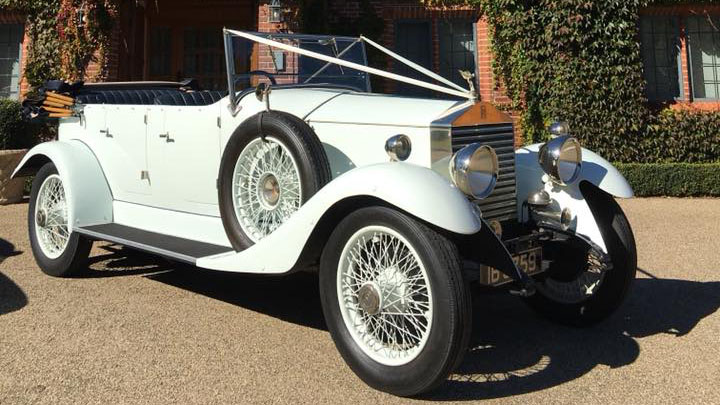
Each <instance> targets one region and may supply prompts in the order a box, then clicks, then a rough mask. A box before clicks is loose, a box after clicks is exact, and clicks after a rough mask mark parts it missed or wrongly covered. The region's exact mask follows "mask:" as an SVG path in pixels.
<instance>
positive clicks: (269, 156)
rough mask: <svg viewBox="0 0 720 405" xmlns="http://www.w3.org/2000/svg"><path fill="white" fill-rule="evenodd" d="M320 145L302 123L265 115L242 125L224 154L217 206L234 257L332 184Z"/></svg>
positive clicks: (276, 114)
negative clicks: (218, 205)
mask: <svg viewBox="0 0 720 405" xmlns="http://www.w3.org/2000/svg"><path fill="white" fill-rule="evenodd" d="M330 178H331V176H330V163H329V162H328V159H327V156H326V155H325V150H324V149H323V145H322V143H320V140H319V139H318V137H317V135H315V132H314V131H313V130H312V128H310V126H309V125H308V124H307V123H306V122H305V121H303V120H301V119H300V118H298V117H295V116H293V115H290V114H288V113H284V112H280V111H266V112H262V113H259V114H257V115H255V116H252V117H250V118H248V119H247V120H245V121H244V122H243V123H242V124H241V125H240V126H239V127H238V128H237V129H236V130H235V132H234V133H233V135H232V136H231V137H230V140H229V141H228V143H227V146H226V147H225V150H224V151H223V157H222V160H221V161H220V173H219V176H218V201H219V203H220V216H221V218H222V223H223V227H224V228H225V234H227V236H228V240H229V241H230V243H231V244H232V246H233V248H235V250H237V251H241V250H244V249H247V248H248V247H250V246H252V245H253V244H255V243H257V242H259V241H260V240H262V239H263V238H265V237H266V236H268V235H270V234H271V233H273V232H275V230H277V229H278V228H279V227H280V226H282V225H283V224H284V223H285V222H287V220H288V219H289V218H290V217H291V216H292V215H294V214H295V212H297V211H298V210H299V209H300V208H301V207H302V205H303V204H305V202H307V201H308V200H309V199H310V198H311V197H312V196H313V195H315V193H317V192H318V191H319V190H320V189H321V188H322V187H323V186H325V184H327V183H328V182H329V181H330Z"/></svg>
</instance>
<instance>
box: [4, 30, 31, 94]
mask: <svg viewBox="0 0 720 405" xmlns="http://www.w3.org/2000/svg"><path fill="white" fill-rule="evenodd" d="M24 31H25V30H24V27H23V25H22V24H0V97H4V98H14V99H17V98H18V97H19V95H20V57H21V56H22V39H23V33H24Z"/></svg>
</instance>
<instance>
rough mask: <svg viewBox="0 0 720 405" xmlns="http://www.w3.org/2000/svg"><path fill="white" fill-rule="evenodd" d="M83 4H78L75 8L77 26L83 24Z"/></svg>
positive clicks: (82, 25) (80, 26)
mask: <svg viewBox="0 0 720 405" xmlns="http://www.w3.org/2000/svg"><path fill="white" fill-rule="evenodd" d="M83 6H84V4H83ZM83 6H80V7H78V8H77V9H76V10H75V26H77V27H78V28H83V27H84V26H85V13H84V10H83Z"/></svg>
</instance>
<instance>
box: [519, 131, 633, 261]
mask: <svg viewBox="0 0 720 405" xmlns="http://www.w3.org/2000/svg"><path fill="white" fill-rule="evenodd" d="M541 146H542V144H535V145H530V146H526V147H524V148H520V149H518V150H517V152H516V154H515V167H516V171H517V195H518V212H519V213H520V215H522V214H523V204H524V202H525V201H526V200H527V198H528V196H529V195H530V194H531V193H533V192H535V191H538V190H540V189H545V191H547V192H548V194H550V197H551V198H552V199H553V205H552V206H553V208H554V209H555V210H558V212H559V211H560V210H562V209H564V208H569V209H570V210H571V212H572V213H573V214H574V216H575V219H574V220H573V222H572V225H571V227H570V229H571V230H572V231H574V232H575V233H577V234H579V235H580V236H583V237H585V238H587V239H589V240H590V241H592V242H593V243H594V244H595V245H597V246H598V247H599V248H600V249H601V250H603V251H604V252H605V253H607V248H606V246H605V242H604V241H603V238H602V235H601V233H600V229H599V227H598V225H597V223H596V221H595V217H594V216H593V214H592V211H591V210H590V207H589V206H588V204H587V203H586V202H585V198H584V197H583V194H582V192H581V191H580V184H581V183H582V182H584V181H587V182H589V183H591V184H594V185H595V186H596V187H598V188H599V189H601V190H603V191H605V192H606V193H608V194H610V195H612V196H614V197H618V198H631V197H633V190H632V187H630V184H629V183H628V181H627V180H626V179H625V177H623V175H622V174H620V172H619V171H618V170H617V169H616V168H615V167H614V166H613V165H612V164H611V163H610V162H608V161H607V160H605V159H603V158H602V157H600V156H599V155H597V154H596V153H594V152H592V151H590V150H587V149H584V148H583V151H582V155H583V163H582V169H581V172H580V176H579V178H578V180H577V181H576V182H574V183H573V184H570V185H567V186H560V185H557V184H554V183H552V182H547V183H543V181H542V178H543V176H544V175H545V172H544V171H543V169H542V168H541V167H540V164H539V163H538V152H539V150H540V147H541Z"/></svg>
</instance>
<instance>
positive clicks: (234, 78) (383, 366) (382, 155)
mask: <svg viewBox="0 0 720 405" xmlns="http://www.w3.org/2000/svg"><path fill="white" fill-rule="evenodd" d="M223 37H224V44H225V53H226V55H225V60H226V66H225V67H226V72H227V86H225V83H224V82H222V85H218V83H216V82H215V83H213V82H208V81H205V82H203V80H202V78H201V79H200V80H187V81H184V82H178V83H176V82H132V83H99V84H83V83H76V84H73V85H70V84H66V83H61V85H59V86H54V87H53V86H47V87H46V88H45V89H44V93H43V96H42V100H40V101H38V102H37V105H35V108H34V110H33V111H34V113H35V114H37V115H41V116H44V117H50V118H51V119H57V120H58V122H59V135H58V139H57V140H55V141H51V142H46V143H43V144H40V145H38V146H36V147H35V148H33V149H32V150H31V151H30V152H29V153H28V154H27V156H26V157H25V158H24V160H23V161H22V162H21V164H20V165H19V166H18V168H17V170H16V171H15V173H14V176H34V180H33V184H32V193H31V198H30V207H29V213H28V228H29V238H30V241H31V245H32V251H33V254H34V257H35V259H36V261H37V264H38V266H39V267H40V269H41V270H42V271H44V272H45V273H47V274H48V275H51V276H56V277H68V276H77V275H78V274H81V273H82V272H83V271H84V270H86V269H87V266H86V264H85V262H86V260H87V259H88V255H89V252H90V248H91V245H92V243H93V241H109V242H112V243H116V244H120V245H124V246H127V247H129V248H133V249H138V250H141V251H145V252H150V253H153V254H157V255H160V256H163V257H165V258H169V259H171V260H174V261H177V262H183V263H187V264H190V265H193V266H195V267H194V268H197V269H198V270H197V271H202V269H209V270H215V271H225V272H237V273H254V274H268V275H270V274H273V275H283V274H288V273H291V272H295V271H306V270H308V271H317V272H318V280H319V291H320V295H321V302H322V306H323V312H324V316H325V320H326V323H327V326H328V329H329V331H330V334H331V336H332V339H333V340H334V342H335V345H336V347H337V349H338V351H339V352H340V354H341V355H342V357H343V358H344V360H345V361H346V362H347V364H348V365H349V366H350V368H351V369H352V370H353V371H354V372H355V373H356V374H357V375H358V376H359V377H360V378H361V379H362V380H363V381H364V382H366V383H367V384H368V385H370V386H371V387H374V388H376V389H378V390H382V391H385V392H389V393H392V394H395V395H399V396H414V395H418V394H420V393H424V392H427V391H429V390H432V389H433V388H435V387H437V386H438V385H439V384H440V383H442V382H443V381H445V380H446V379H447V377H448V375H449V374H450V373H452V372H453V370H454V369H455V368H456V367H457V366H458V364H459V363H460V362H461V360H462V359H463V356H464V354H465V352H466V350H467V347H468V344H469V343H468V342H469V336H470V332H471V329H472V321H473V305H472V299H473V297H477V296H478V295H479V294H480V295H481V294H482V292H483V291H487V290H488V289H495V288H496V289H499V290H500V291H503V292H506V293H508V294H513V295H516V296H517V297H518V299H521V300H523V301H525V302H526V303H527V304H528V305H530V306H531V307H532V308H534V309H535V310H536V311H537V313H539V314H540V315H542V316H546V317H548V318H550V319H553V320H556V321H558V322H560V323H564V324H570V325H575V326H586V325H591V324H594V323H596V322H599V321H601V320H603V319H605V318H606V317H608V316H609V315H611V314H612V313H613V311H615V309H616V308H617V307H618V306H619V305H620V304H621V302H622V301H623V299H624V298H625V297H626V295H627V294H628V291H629V288H630V285H631V283H632V281H633V279H634V278H635V271H636V261H637V259H636V248H635V242H634V237H633V233H632V230H631V227H630V224H629V223H628V220H627V218H626V217H625V215H624V214H623V211H622V210H621V208H620V207H619V205H618V204H617V203H616V200H615V198H630V197H632V196H633V191H632V189H631V187H630V186H629V184H628V182H627V181H626V180H625V179H624V178H623V176H622V175H621V174H620V173H619V172H618V171H617V170H616V169H615V168H614V167H613V166H612V165H611V164H610V163H608V162H607V161H606V160H604V159H603V158H602V157H600V156H598V155H597V154H595V153H593V152H591V151H589V150H586V149H584V148H583V147H582V146H581V144H580V142H579V141H578V140H577V138H576V137H575V136H573V132H572V128H570V127H569V126H568V124H566V123H564V122H557V123H554V124H553V125H551V126H550V127H549V129H548V130H549V131H548V139H549V140H548V141H547V142H545V143H543V144H536V145H527V146H519V145H516V136H515V133H516V128H515V127H514V124H513V119H512V118H511V117H510V116H509V115H508V114H506V113H505V112H503V111H501V110H499V109H498V108H496V107H495V106H494V105H493V104H491V103H489V102H485V101H483V100H481V99H479V97H478V94H477V92H476V91H475V88H474V85H473V75H472V74H471V73H470V72H460V73H459V74H458V78H459V79H457V80H449V79H446V78H444V77H442V76H440V75H438V74H436V73H434V72H432V71H430V70H428V69H425V68H423V67H422V66H420V65H418V64H416V63H414V62H413V61H411V60H408V59H406V58H404V57H402V56H401V55H398V54H396V53H394V52H393V51H391V50H389V49H386V48H384V47H382V46H380V45H378V44H376V43H374V42H373V41H372V40H370V39H368V38H365V37H358V38H350V37H339V36H329V35H327V36H322V35H301V34H275V33H273V34H268V33H253V32H244V31H234V30H229V29H225V30H224V31H223ZM367 47H373V48H375V49H376V51H377V52H381V53H383V54H385V55H386V56H387V57H388V58H389V59H390V60H392V66H395V67H398V66H403V67H404V68H406V69H404V71H406V70H410V71H412V72H413V74H412V75H411V76H404V75H400V74H396V73H393V72H391V71H388V70H387V69H378V68H374V67H371V66H369V65H368V63H367V57H366V49H367ZM388 66H390V65H389V64H388ZM371 77H372V78H373V80H371ZM375 78H378V79H379V80H378V79H375ZM378 83H381V84H382V86H380V85H378ZM54 84H55V85H57V82H55V83H54ZM373 85H375V87H378V88H380V87H382V90H383V91H390V90H392V89H397V88H399V87H400V86H411V87H412V88H417V89H419V90H421V93H422V92H424V93H423V94H424V96H423V97H408V96H400V95H395V94H385V93H383V92H373ZM564 118H565V119H567V120H571V119H572V117H564ZM266 296H267V299H270V300H271V299H273V292H272V291H268V292H267V295H266ZM475 307H476V308H477V305H476V306H475ZM482 327H487V326H482ZM218 355H221V354H218Z"/></svg>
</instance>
